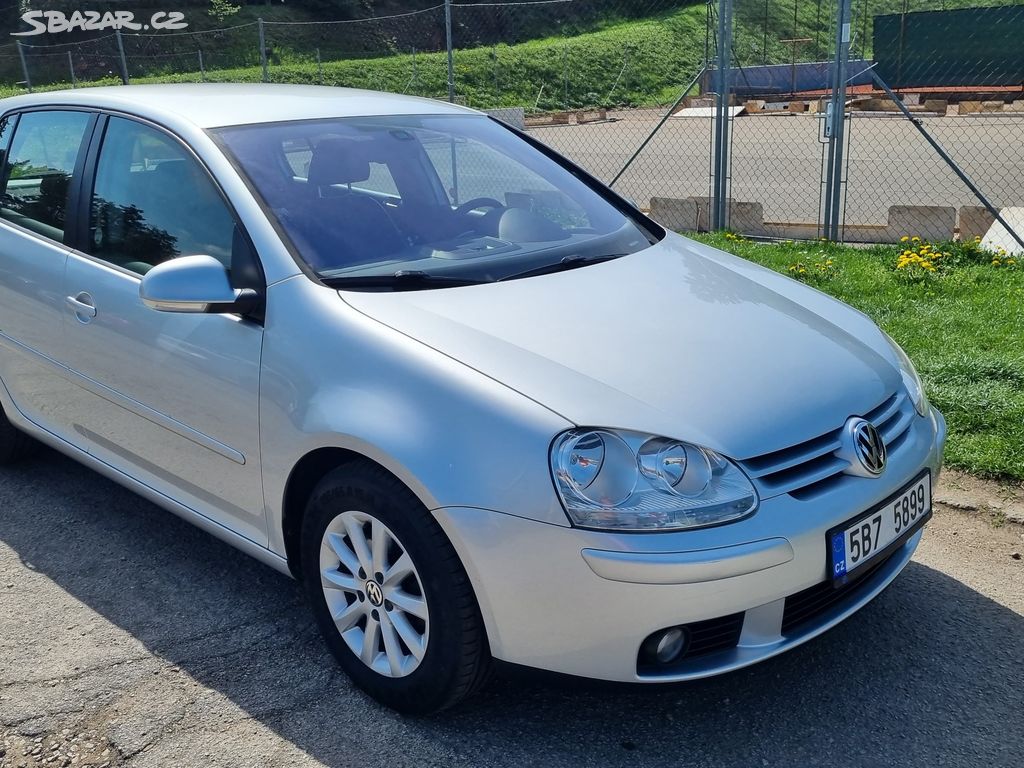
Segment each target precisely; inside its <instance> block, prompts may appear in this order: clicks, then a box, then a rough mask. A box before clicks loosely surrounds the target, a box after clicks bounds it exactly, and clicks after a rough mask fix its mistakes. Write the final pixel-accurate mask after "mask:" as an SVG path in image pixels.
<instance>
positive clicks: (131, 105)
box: [0, 83, 476, 128]
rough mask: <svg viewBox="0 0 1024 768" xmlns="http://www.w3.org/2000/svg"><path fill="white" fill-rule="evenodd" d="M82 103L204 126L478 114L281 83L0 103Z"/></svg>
mask: <svg viewBox="0 0 1024 768" xmlns="http://www.w3.org/2000/svg"><path fill="white" fill-rule="evenodd" d="M36 106H78V107H92V108H96V109H107V110H113V111H118V112H127V113H130V114H133V115H137V116H139V117H146V118H150V119H153V120H154V121H157V122H159V121H160V119H161V118H163V117H167V116H173V117H174V118H175V119H176V120H181V119H184V120H187V121H188V122H190V123H192V124H194V125H196V126H197V127H199V128H218V127H223V126H227V125H248V124H250V123H272V122H280V121H282V120H315V119H318V118H331V117H369V116H377V115H427V114H429V115H445V114H476V112H475V110H471V109H467V108H466V107H461V106H458V105H455V104H448V103H446V102H441V101H434V100H432V99H421V98H418V97H415V96H403V95H400V94H394V93H382V92H378V91H363V90H358V89H355V88H333V87H329V86H320V85H285V84H277V83H256V84H245V83H179V84H160V85H129V86H123V85H121V86H105V87H97V88H78V89H74V90H64V91H48V92H43V93H33V94H26V95H23V96H15V97H13V98H8V99H3V100H0V108H2V111H4V112H6V111H8V110H10V109H15V108H21V109H23V108H25V107H36Z"/></svg>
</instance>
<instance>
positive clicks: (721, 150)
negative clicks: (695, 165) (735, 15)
mask: <svg viewBox="0 0 1024 768" xmlns="http://www.w3.org/2000/svg"><path fill="white" fill-rule="evenodd" d="M731 51H732V0H719V2H718V51H717V53H718V62H717V64H716V66H717V70H716V72H715V75H716V80H717V84H716V87H715V90H716V91H717V94H716V98H715V157H714V169H715V186H714V200H713V201H712V203H713V205H712V206H711V212H712V216H711V228H712V229H714V230H720V229H725V228H726V227H727V226H728V219H729V206H728V202H727V198H728V195H729V185H728V182H727V179H726V177H727V175H728V173H729V100H730V99H729V91H730V82H729V80H730V75H731V72H730V67H731V60H730V53H731Z"/></svg>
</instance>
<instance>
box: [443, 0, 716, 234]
mask: <svg viewBox="0 0 1024 768" xmlns="http://www.w3.org/2000/svg"><path fill="white" fill-rule="evenodd" d="M452 10H453V37H454V42H455V52H454V60H455V70H456V81H455V95H456V99H457V100H458V101H461V102H463V103H466V104H468V105H470V106H473V107H478V108H506V109H508V108H511V109H513V110H515V112H513V113H512V114H513V115H515V114H518V119H519V120H521V121H522V125H523V126H525V127H526V129H527V130H528V131H529V132H530V133H531V134H532V135H534V136H535V137H537V138H538V139H540V140H541V141H544V142H545V143H547V144H548V145H550V146H551V147H553V148H554V149H556V150H557V151H559V152H561V153H562V154H564V155H566V156H567V157H569V158H571V159H572V160H574V161H576V162H578V163H579V164H581V165H582V166H583V167H585V168H586V169H587V170H589V171H590V172H592V173H593V174H595V175H596V176H597V177H598V178H600V179H602V180H604V181H605V182H612V181H614V182H615V188H616V189H617V190H618V191H619V192H620V193H622V194H623V195H625V196H627V197H630V198H633V199H634V200H635V201H636V202H637V203H639V204H640V205H641V206H644V207H648V206H652V201H654V200H656V199H659V198H664V199H689V198H698V197H706V196H707V194H708V168H709V163H710V155H709V144H708V135H709V134H708V131H709V129H710V122H709V119H708V117H707V116H705V117H704V118H703V119H686V120H682V119H676V118H670V119H665V118H666V115H667V110H668V109H669V107H670V106H672V105H673V103H674V102H676V100H677V99H678V98H679V97H680V96H681V95H682V92H683V89H684V88H685V87H686V85H687V84H688V83H690V82H691V81H692V80H693V79H694V78H695V77H696V75H697V74H698V73H699V72H700V70H701V68H702V66H703V62H704V57H705V54H706V50H705V49H706V43H707V40H706V21H707V14H706V6H705V5H704V4H702V3H701V4H694V3H692V2H671V1H670V0H652V1H650V2H641V3H629V2H624V1H622V0H612V1H608V0H587V1H581V0H544V1H542V2H536V1H534V2H529V1H520V2H515V1H513V2H504V3H494V2H485V3H472V4H471V3H468V2H457V3H455V4H454V5H453V9H452ZM693 93H694V94H695V95H696V94H697V93H698V88H697V87H695V88H694V89H693ZM663 121H664V122H663ZM659 124H660V125H661V127H660V128H659ZM655 129H657V131H655ZM652 132H653V133H654V135H653V137H652ZM645 141H647V142H648V143H647V144H646V146H644V147H643V151H641V152H640V153H639V154H636V153H637V150H638V149H639V148H640V147H641V145H643V144H644V142H645ZM634 155H635V157H634ZM627 164H628V167H627ZM680 226H682V225H680ZM687 226H690V227H691V228H692V227H695V226H696V219H695V218H694V219H693V220H692V222H690V223H689V224H688V225H687Z"/></svg>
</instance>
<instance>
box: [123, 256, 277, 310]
mask: <svg viewBox="0 0 1024 768" xmlns="http://www.w3.org/2000/svg"><path fill="white" fill-rule="evenodd" d="M139 297H140V298H141V299H142V303H143V304H145V305H146V306H147V307H149V308H150V309H156V310H159V311H160V312H194V313H204V312H205V313H211V314H213V313H235V312H237V313H239V314H243V315H244V314H247V313H249V312H251V311H252V310H253V309H255V308H256V306H257V305H258V304H259V301H260V296H259V294H258V293H257V292H256V291H254V290H252V289H251V288H244V289H235V288H232V287H231V280H230V278H229V277H228V271H227V269H226V268H225V267H224V265H223V264H221V263H220V262H219V261H217V259H215V258H213V257H212V256H182V257H181V258H178V259H171V260H170V261H165V262H163V263H162V264H157V265H156V266H155V267H153V268H152V269H151V270H149V272H147V273H146V274H145V276H144V277H143V278H142V284H141V285H140V286H139Z"/></svg>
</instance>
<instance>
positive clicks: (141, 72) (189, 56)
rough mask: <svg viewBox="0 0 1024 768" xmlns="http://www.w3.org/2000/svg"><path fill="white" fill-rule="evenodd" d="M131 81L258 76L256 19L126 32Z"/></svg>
mask: <svg viewBox="0 0 1024 768" xmlns="http://www.w3.org/2000/svg"><path fill="white" fill-rule="evenodd" d="M121 45H122V47H123V48H124V52H125V62H126V65H127V69H128V76H129V79H130V80H131V81H132V82H147V81H152V80H162V81H168V80H169V81H172V82H203V81H209V82H227V81H245V80H253V79H256V78H255V77H254V75H253V73H252V71H251V69H252V68H253V67H254V66H256V65H257V64H258V63H259V44H258V36H257V31H256V24H255V23H251V22H250V23H245V24H236V25H231V26H227V27H223V28H221V29H211V30H196V31H185V32H161V33H158V34H153V33H142V32H139V33H123V34H122V35H121Z"/></svg>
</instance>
